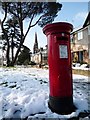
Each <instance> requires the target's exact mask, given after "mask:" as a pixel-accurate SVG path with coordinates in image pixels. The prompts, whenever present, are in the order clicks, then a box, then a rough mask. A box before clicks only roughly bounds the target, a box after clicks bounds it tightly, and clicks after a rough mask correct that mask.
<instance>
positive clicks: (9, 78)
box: [0, 67, 89, 119]
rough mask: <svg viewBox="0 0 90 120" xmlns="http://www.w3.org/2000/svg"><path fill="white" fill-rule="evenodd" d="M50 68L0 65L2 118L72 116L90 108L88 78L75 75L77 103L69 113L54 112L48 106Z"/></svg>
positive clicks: (0, 113)
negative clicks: (4, 66)
mask: <svg viewBox="0 0 90 120" xmlns="http://www.w3.org/2000/svg"><path fill="white" fill-rule="evenodd" d="M48 81H49V78H48V70H45V69H37V68H25V67H23V68H21V67H18V68H17V67H16V68H9V69H8V68H0V119H1V118H26V117H27V118H36V117H38V118H71V117H76V116H78V114H79V113H80V112H83V111H85V110H88V105H89V102H88V98H89V97H88V94H89V92H88V87H87V86H88V77H85V76H81V75H73V81H74V84H73V94H74V95H73V96H74V104H75V105H76V107H77V108H78V109H77V110H76V111H75V112H73V113H71V114H69V115H58V114H56V113H52V112H51V110H50V109H49V108H48V97H49V83H48Z"/></svg>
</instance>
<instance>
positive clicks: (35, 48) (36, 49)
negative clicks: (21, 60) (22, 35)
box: [33, 32, 38, 54]
mask: <svg viewBox="0 0 90 120" xmlns="http://www.w3.org/2000/svg"><path fill="white" fill-rule="evenodd" d="M37 52H38V40H37V33H36V32H35V43H34V47H33V53H34V54H35V53H37Z"/></svg>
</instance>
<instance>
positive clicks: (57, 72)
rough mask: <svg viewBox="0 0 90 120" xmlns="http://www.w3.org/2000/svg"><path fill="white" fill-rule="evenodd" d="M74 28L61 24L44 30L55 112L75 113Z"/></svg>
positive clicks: (50, 96)
mask: <svg viewBox="0 0 90 120" xmlns="http://www.w3.org/2000/svg"><path fill="white" fill-rule="evenodd" d="M72 30H73V26H72V25H71V24H69V23H64V22H59V23H53V24H48V25H46V26H45V27H44V28H43V32H44V34H46V36H47V39H48V64H49V80H50V81H49V85H50V95H49V102H48V103H49V107H50V109H51V110H52V111H53V112H56V113H60V114H68V113H71V112H72V111H74V105H73V85H72V68H71V50H70V32H71V31H72Z"/></svg>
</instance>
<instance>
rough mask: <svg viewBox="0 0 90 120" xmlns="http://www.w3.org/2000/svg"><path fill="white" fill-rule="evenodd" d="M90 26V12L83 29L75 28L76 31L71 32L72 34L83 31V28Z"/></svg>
mask: <svg viewBox="0 0 90 120" xmlns="http://www.w3.org/2000/svg"><path fill="white" fill-rule="evenodd" d="M88 25H90V12H89V13H88V15H87V18H86V20H85V22H84V24H83V26H82V27H78V28H75V29H74V30H73V31H72V32H71V34H72V33H75V32H77V31H80V30H82V29H83V28H85V27H86V26H88Z"/></svg>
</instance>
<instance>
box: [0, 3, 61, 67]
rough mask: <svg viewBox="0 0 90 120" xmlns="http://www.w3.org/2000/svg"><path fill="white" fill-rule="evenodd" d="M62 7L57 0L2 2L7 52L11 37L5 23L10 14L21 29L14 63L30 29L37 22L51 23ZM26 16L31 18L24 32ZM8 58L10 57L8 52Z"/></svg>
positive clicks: (3, 28)
mask: <svg viewBox="0 0 90 120" xmlns="http://www.w3.org/2000/svg"><path fill="white" fill-rule="evenodd" d="M61 7H62V5H61V4H60V3H56V2H2V8H3V10H4V11H5V16H4V19H3V21H2V25H1V26H2V32H3V34H4V35H5V40H6V41H7V46H8V47H7V53H9V38H8V34H7V32H6V30H5V27H4V24H5V21H6V19H7V17H8V15H9V16H10V17H11V19H12V20H16V21H17V22H18V26H19V30H20V43H19V46H18V49H17V52H16V54H15V57H14V58H13V60H12V62H11V63H12V65H14V64H15V62H16V59H17V56H18V54H19V52H20V49H21V47H22V46H23V43H24V41H25V39H26V36H27V34H28V32H29V31H30V29H31V28H32V27H34V26H35V25H37V24H38V25H39V26H41V27H43V26H44V25H46V24H47V23H51V22H52V21H54V18H55V17H56V16H57V13H58V12H59V11H60V10H61ZM13 18H14V19H13ZM26 18H28V19H29V24H28V28H27V31H26V33H24V30H23V27H24V24H23V22H24V20H25V19H26ZM34 21H35V23H34ZM7 58H9V55H8V54H7ZM9 63H10V62H9ZM7 64H8V61H7Z"/></svg>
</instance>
